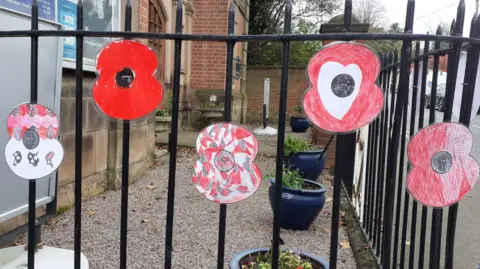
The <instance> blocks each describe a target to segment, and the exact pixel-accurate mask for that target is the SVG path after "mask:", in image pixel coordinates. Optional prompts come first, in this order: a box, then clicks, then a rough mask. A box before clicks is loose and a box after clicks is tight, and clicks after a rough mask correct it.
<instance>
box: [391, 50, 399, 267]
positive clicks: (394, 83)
mask: <svg viewBox="0 0 480 269" xmlns="http://www.w3.org/2000/svg"><path fill="white" fill-rule="evenodd" d="M393 62H394V63H397V62H398V51H397V50H396V49H395V52H394V60H393ZM396 88H397V67H396V66H395V67H394V69H393V78H392V87H391V92H392V98H391V104H390V107H391V112H390V128H389V130H390V132H389V140H388V143H389V145H390V143H391V140H392V133H391V130H392V127H393V122H392V120H393V114H394V110H395V109H394V105H395V103H394V101H395V92H396ZM399 180H400V177H399ZM396 196H397V204H396V206H397V208H396V211H395V234H394V239H393V260H392V264H397V254H398V239H399V233H400V212H401V202H402V182H401V181H398V183H397V195H396Z"/></svg>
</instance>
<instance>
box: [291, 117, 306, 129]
mask: <svg viewBox="0 0 480 269" xmlns="http://www.w3.org/2000/svg"><path fill="white" fill-rule="evenodd" d="M290 127H291V128H292V132H294V133H305V132H306V131H307V130H308V127H310V122H309V121H308V119H307V118H303V117H302V118H297V117H290Z"/></svg>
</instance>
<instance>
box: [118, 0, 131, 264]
mask: <svg viewBox="0 0 480 269" xmlns="http://www.w3.org/2000/svg"><path fill="white" fill-rule="evenodd" d="M130 31H132V3H131V1H130V0H127V3H126V6H125V32H130ZM129 166H130V120H124V121H123V138H122V197H121V208H120V211H121V213H120V269H127V231H128V173H129V170H130V169H129V168H130V167H129Z"/></svg>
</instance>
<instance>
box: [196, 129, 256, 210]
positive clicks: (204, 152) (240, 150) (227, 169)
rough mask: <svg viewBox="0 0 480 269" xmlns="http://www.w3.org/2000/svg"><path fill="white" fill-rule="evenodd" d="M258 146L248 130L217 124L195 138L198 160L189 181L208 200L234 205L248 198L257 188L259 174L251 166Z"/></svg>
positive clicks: (253, 165) (253, 166) (254, 166)
mask: <svg viewBox="0 0 480 269" xmlns="http://www.w3.org/2000/svg"><path fill="white" fill-rule="evenodd" d="M257 152H258V142H257V139H255V136H254V135H253V134H252V133H251V132H250V131H249V130H247V129H245V128H243V127H240V126H237V125H234V124H230V123H218V124H214V125H210V126H208V127H207V128H205V129H203V130H202V131H201V132H200V134H199V136H198V138H197V153H198V156H200V159H199V160H198V161H197V162H196V163H195V165H194V174H193V177H192V181H193V183H194V184H195V186H196V187H197V189H198V191H199V192H200V193H201V194H202V195H203V196H204V197H205V198H207V199H209V200H211V201H213V202H215V203H219V204H229V203H235V202H238V201H241V200H244V199H247V198H248V197H250V196H251V195H252V194H253V193H255V192H256V191H257V189H258V188H259V187H260V183H261V181H262V174H261V172H260V169H259V168H258V167H257V166H256V165H255V163H253V160H254V159H255V156H256V155H257Z"/></svg>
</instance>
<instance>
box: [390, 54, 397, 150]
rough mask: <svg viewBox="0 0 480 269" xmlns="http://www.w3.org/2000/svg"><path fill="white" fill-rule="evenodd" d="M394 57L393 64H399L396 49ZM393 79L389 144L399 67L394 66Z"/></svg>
mask: <svg viewBox="0 0 480 269" xmlns="http://www.w3.org/2000/svg"><path fill="white" fill-rule="evenodd" d="M393 53H394V55H393V63H394V64H397V63H398V50H397V49H395V51H394V52H393ZM392 68H393V78H392V85H393V89H392V98H391V100H390V102H391V103H390V108H391V111H390V120H389V122H390V126H389V140H388V141H389V142H390V140H391V139H392V128H393V114H394V112H395V97H396V95H397V94H396V93H397V88H396V87H397V74H398V71H397V66H396V65H395V66H393V67H392Z"/></svg>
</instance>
